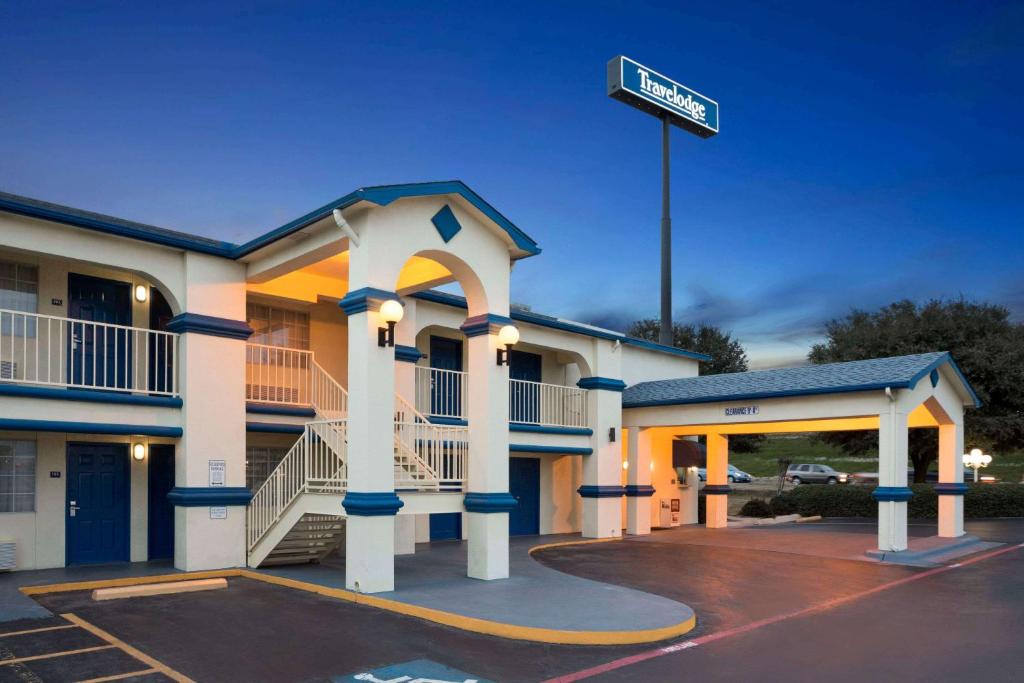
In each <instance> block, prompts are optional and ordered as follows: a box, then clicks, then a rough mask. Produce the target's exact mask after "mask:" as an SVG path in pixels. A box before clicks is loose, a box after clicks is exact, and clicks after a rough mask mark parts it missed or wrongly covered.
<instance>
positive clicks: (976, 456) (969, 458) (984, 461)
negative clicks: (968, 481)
mask: <svg viewBox="0 0 1024 683" xmlns="http://www.w3.org/2000/svg"><path fill="white" fill-rule="evenodd" d="M991 462H992V456H991V455H989V454H988V453H982V452H981V449H980V448H972V449H971V452H970V453H964V466H965V467H970V468H971V469H972V470H974V483H975V484H977V483H978V470H979V469H981V468H982V467H988V465H989V463H991Z"/></svg>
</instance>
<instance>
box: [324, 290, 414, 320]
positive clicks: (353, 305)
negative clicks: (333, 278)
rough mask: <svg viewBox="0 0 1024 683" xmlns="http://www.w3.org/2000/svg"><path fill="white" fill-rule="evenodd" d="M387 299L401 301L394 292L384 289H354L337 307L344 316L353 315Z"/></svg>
mask: <svg viewBox="0 0 1024 683" xmlns="http://www.w3.org/2000/svg"><path fill="white" fill-rule="evenodd" d="M389 299H395V300H397V301H401V299H400V298H399V296H398V294H396V293H395V292H389V291H387V290H386V289H377V288H376V287H363V288H362V289H356V290H353V291H351V292H349V293H348V294H346V295H345V297H344V298H343V299H342V300H341V301H339V302H338V306H339V307H340V308H341V310H343V311H345V315H354V314H355V313H362V312H364V311H366V310H368V309H369V308H370V306H372V305H374V304H379V303H381V302H384V301H387V300H389Z"/></svg>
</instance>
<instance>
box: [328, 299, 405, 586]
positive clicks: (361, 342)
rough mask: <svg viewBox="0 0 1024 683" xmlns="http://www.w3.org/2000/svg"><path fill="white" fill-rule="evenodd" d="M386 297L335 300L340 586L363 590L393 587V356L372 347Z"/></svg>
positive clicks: (390, 351)
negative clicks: (339, 333) (343, 382)
mask: <svg viewBox="0 0 1024 683" xmlns="http://www.w3.org/2000/svg"><path fill="white" fill-rule="evenodd" d="M389 298H398V297H397V295H395V294H394V293H392V292H387V291H382V290H377V289H370V288H362V289H359V290H356V291H352V292H349V293H348V295H346V296H345V298H344V299H342V301H341V307H342V308H343V309H344V310H345V312H346V313H347V314H348V392H349V397H348V406H349V408H348V412H349V417H348V447H347V458H348V491H347V493H346V494H345V499H344V501H343V502H342V505H343V506H344V507H345V512H346V514H347V515H348V519H347V522H346V524H347V529H346V532H345V586H346V587H347V588H348V589H350V590H355V591H360V592H363V593H377V592H381V591H390V590H394V587H395V564H394V554H395V514H396V513H397V512H398V509H399V508H400V507H401V506H402V503H401V501H400V500H399V499H398V497H397V496H396V495H395V471H394V467H395V464H394V462H395V453H394V409H395V393H394V392H395V353H394V349H393V348H391V347H387V346H385V347H381V346H379V345H378V343H377V330H378V328H380V327H386V325H385V324H384V323H383V322H382V321H381V319H380V315H379V312H378V311H379V310H380V305H381V303H382V302H383V301H384V300H386V299H389Z"/></svg>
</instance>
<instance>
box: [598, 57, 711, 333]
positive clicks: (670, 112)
mask: <svg viewBox="0 0 1024 683" xmlns="http://www.w3.org/2000/svg"><path fill="white" fill-rule="evenodd" d="M608 96H609V97H612V98H614V99H617V100H619V101H620V102H625V103H626V104H628V105H630V106H632V107H636V108H637V109H639V110H641V111H645V112H647V113H648V114H652V115H654V116H657V117H658V118H660V119H661V331H660V333H659V335H658V341H659V342H660V343H662V344H665V345H666V346H671V345H672V216H671V205H670V199H669V125H670V124H671V125H674V126H678V127H679V128H682V129H683V130H686V131H689V132H690V133H693V134H694V135H698V136H700V137H702V138H709V137H711V136H712V135H717V134H718V103H717V102H715V101H714V100H712V99H710V98H708V97H705V96H704V95H701V94H700V93H699V92H697V91H695V90H690V89H689V88H687V87H686V86H684V85H682V84H680V83H676V82H675V81H673V80H672V79H670V78H668V77H666V76H662V75H661V74H659V73H658V72H657V71H654V70H653V69H648V68H647V67H646V66H643V65H642V64H638V63H637V62H634V61H633V60H632V59H629V58H628V57H623V56H621V55H620V56H618V57H615V58H614V59H612V60H611V61H610V62H608Z"/></svg>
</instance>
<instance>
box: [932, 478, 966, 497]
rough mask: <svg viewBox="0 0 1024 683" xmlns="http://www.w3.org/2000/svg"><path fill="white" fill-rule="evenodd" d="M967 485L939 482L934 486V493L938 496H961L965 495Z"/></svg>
mask: <svg viewBox="0 0 1024 683" xmlns="http://www.w3.org/2000/svg"><path fill="white" fill-rule="evenodd" d="M967 488H968V486H967V484H964V483H962V482H959V481H957V482H951V481H950V482H939V483H938V484H936V485H935V493H937V494H939V495H940V496H962V495H964V494H965V493H967Z"/></svg>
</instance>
